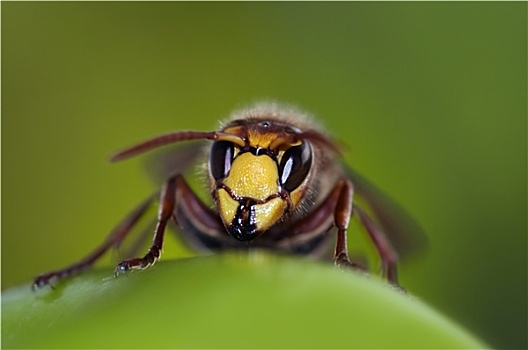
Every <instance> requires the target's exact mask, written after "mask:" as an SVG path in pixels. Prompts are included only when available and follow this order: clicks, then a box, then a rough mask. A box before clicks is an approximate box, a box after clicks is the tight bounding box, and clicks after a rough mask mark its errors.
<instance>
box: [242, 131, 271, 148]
mask: <svg viewBox="0 0 528 350" xmlns="http://www.w3.org/2000/svg"><path fill="white" fill-rule="evenodd" d="M276 138H277V134H276V133H269V132H268V133H265V134H263V133H260V132H258V131H255V130H249V131H248V139H249V145H250V146H251V147H255V148H269V145H270V144H271V142H273V140H275V139H276Z"/></svg>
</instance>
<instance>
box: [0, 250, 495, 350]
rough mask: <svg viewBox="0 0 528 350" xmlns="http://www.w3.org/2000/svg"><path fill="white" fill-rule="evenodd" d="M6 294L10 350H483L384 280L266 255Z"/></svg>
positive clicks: (88, 277) (189, 262)
mask: <svg viewBox="0 0 528 350" xmlns="http://www.w3.org/2000/svg"><path fill="white" fill-rule="evenodd" d="M112 274H113V272H112V270H111V269H109V268H108V269H101V270H93V271H90V272H87V273H85V274H83V275H81V276H78V277H75V278H73V279H70V280H66V281H62V282H60V283H58V284H57V285H56V286H55V289H51V288H43V289H40V290H38V291H36V292H32V291H31V288H30V286H29V284H28V285H23V286H20V287H18V288H13V289H10V290H7V291H4V292H3V293H2V346H3V348H211V347H214V348H226V347H229V348H240V347H242V348H276V347H282V348H484V347H486V345H485V344H484V343H482V342H480V341H479V340H477V339H476V338H474V337H473V336H472V335H470V334H468V333H467V332H466V331H464V330H463V329H461V328H460V327H459V326H457V325H456V324H454V323H453V322H452V321H450V320H448V319H447V318H445V317H444V316H442V315H441V314H439V313H438V312H436V311H435V310H433V309H431V308H430V307H428V306H427V305H425V304H424V303H423V302H421V301H420V300H418V298H416V297H413V296H410V295H408V294H404V293H402V292H400V291H398V290H396V289H394V288H392V287H389V286H388V285H386V284H385V283H383V282H381V281H379V280H378V279H376V278H373V277H368V276H363V275H360V274H357V273H354V272H349V271H341V270H338V269H336V268H334V267H332V266H331V265H329V264H319V263H316V262H312V261H308V260H303V259H295V258H285V257H277V256H273V255H269V254H264V253H260V252H258V253H253V254H250V255H246V254H231V255H218V256H211V257H201V258H191V259H182V260H173V261H167V262H160V263H158V264H156V266H154V267H153V268H150V269H148V270H145V271H143V272H136V273H131V274H129V275H128V276H124V275H120V276H119V278H117V279H115V278H114V277H113V275H112Z"/></svg>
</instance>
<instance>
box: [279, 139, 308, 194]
mask: <svg viewBox="0 0 528 350" xmlns="http://www.w3.org/2000/svg"><path fill="white" fill-rule="evenodd" d="M311 165H312V148H311V147H310V145H309V143H308V142H303V143H302V144H300V145H299V146H293V147H290V148H288V150H286V152H284V154H283V155H282V158H281V161H280V165H279V175H280V182H281V184H282V187H283V188H284V189H285V190H286V191H288V192H291V191H293V190H295V189H296V188H297V187H299V186H300V185H301V183H302V182H303V181H304V179H305V178H306V175H308V172H309V171H310V166H311Z"/></svg>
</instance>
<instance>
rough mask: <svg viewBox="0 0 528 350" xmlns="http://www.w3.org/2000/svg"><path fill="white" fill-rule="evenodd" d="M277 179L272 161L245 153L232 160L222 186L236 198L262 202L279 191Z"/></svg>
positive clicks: (262, 156)
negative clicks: (247, 198)
mask: <svg viewBox="0 0 528 350" xmlns="http://www.w3.org/2000/svg"><path fill="white" fill-rule="evenodd" d="M278 177H279V172H278V169H277V164H276V163H275V162H274V161H273V159H271V158H270V157H269V156H267V155H261V156H255V155H253V154H251V153H249V152H247V153H243V154H241V155H239V156H237V157H236V158H235V159H234V161H233V164H232V165H231V169H230V170H229V175H228V176H227V177H226V178H225V179H224V184H225V185H226V186H227V187H229V188H230V189H231V191H232V192H233V194H235V195H236V196H239V197H250V198H254V199H256V200H264V199H266V198H268V197H269V196H271V195H273V194H276V193H277V192H278V191H279V185H278Z"/></svg>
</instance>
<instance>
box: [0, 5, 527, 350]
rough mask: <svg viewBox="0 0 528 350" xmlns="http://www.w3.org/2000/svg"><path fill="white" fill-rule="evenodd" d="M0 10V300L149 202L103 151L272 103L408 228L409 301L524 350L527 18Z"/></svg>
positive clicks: (446, 11)
mask: <svg viewBox="0 0 528 350" xmlns="http://www.w3.org/2000/svg"><path fill="white" fill-rule="evenodd" d="M1 6H2V209H3V213H2V288H4V289H5V288H8V287H10V286H14V285H16V284H19V283H27V282H28V281H30V279H31V278H32V277H33V276H34V275H36V274H38V273H40V272H43V271H46V270H49V269H54V268H58V267H62V266H63V265H65V264H67V263H70V262H72V261H74V260H76V259H78V258H79V257H81V256H83V255H85V254H86V253H87V252H88V251H89V250H90V249H92V248H93V247H94V246H95V245H97V244H98V243H99V242H101V241H102V240H103V238H104V237H105V235H106V233H107V232H108V231H109V230H110V229H111V228H112V227H113V226H114V225H115V224H116V223H117V222H118V221H119V219H121V218H122V217H123V215H124V214H125V213H127V212H128V211H129V210H130V209H131V208H132V207H133V206H134V205H135V204H136V203H138V202H139V201H140V200H142V199H143V198H145V197H146V196H147V195H148V194H150V193H151V191H152V190H153V189H155V186H153V184H152V181H151V180H150V179H149V178H148V176H146V175H145V171H144V169H143V166H142V161H141V159H133V160H130V161H127V162H123V163H119V164H113V165H112V164H109V163H108V162H107V159H108V156H109V155H110V154H111V153H112V152H113V151H115V150H117V149H119V148H121V147H123V146H126V145H130V144H131V143H133V142H136V141H139V140H142V139H144V138H146V137H150V136H153V135H156V134H159V133H162V132H166V131H170V130H179V129H198V130H211V129H213V128H215V127H216V126H217V121H218V120H221V119H223V118H225V117H226V116H228V115H229V113H230V111H231V110H232V109H234V108H237V107H241V106H244V105H247V104H248V103H250V102H253V101H257V100H259V99H262V98H264V99H276V100H279V101H284V102H289V103H293V104H297V105H299V106H300V107H301V108H303V109H305V110H308V111H311V112H313V113H314V114H315V115H317V116H319V119H320V120H321V121H322V123H323V124H324V125H325V126H326V128H327V129H328V130H329V131H330V132H331V133H332V134H333V135H335V137H336V138H338V139H340V140H342V141H344V142H345V143H346V144H347V145H348V146H349V152H348V153H347V155H346V161H347V163H348V164H350V165H352V166H353V167H354V168H356V169H357V170H359V171H360V172H362V173H363V174H364V175H365V176H367V177H368V178H369V179H371V180H372V181H373V182H374V183H376V184H378V185H379V187H381V188H382V189H384V190H385V192H386V193H387V194H389V195H390V196H391V197H393V198H394V199H396V200H397V201H398V202H399V203H401V204H402V205H403V206H404V207H405V208H407V210H408V211H409V212H410V213H412V215H413V216H414V217H415V218H416V219H417V221H419V222H420V224H421V225H422V226H423V227H424V229H425V231H426V233H427V236H428V239H429V245H430V248H429V250H428V251H427V252H426V253H425V254H423V257H422V258H420V259H414V260H411V261H408V262H407V263H406V262H404V263H403V264H402V266H401V268H400V276H401V282H402V284H403V285H404V286H405V287H406V288H407V289H408V290H409V291H410V292H411V293H412V294H414V295H416V296H418V297H419V298H420V299H422V300H423V301H425V302H427V303H429V304H430V305H433V306H434V307H436V308H437V309H439V310H440V311H442V312H443V313H445V314H446V315H448V316H450V317H451V318H452V319H454V320H456V321H457V322H459V323H460V324H462V325H463V326H465V327H466V328H468V329H469V330H471V331H473V332H474V333H475V334H476V335H478V336H480V337H481V338H482V339H484V340H485V341H487V342H488V343H489V344H491V345H492V346H495V347H500V348H508V347H509V348H526V347H527V343H526V329H527V300H526V299H527V297H526V296H527V258H526V257H527V254H526V250H527V238H526V237H527V227H526V225H527V221H526V215H527V208H526V179H527V177H526V167H527V143H526V128H527V125H526V121H527V119H526V77H527V74H526V73H527V72H526V64H527V61H526V49H527V47H526V39H527V38H526V29H527V28H526V10H527V5H526V3H364V2H354V3H185V2H184V3H95V2H93V3H65V2H58V3H12V2H8V3H6V2H3V3H2V4H1ZM349 237H350V238H349V239H350V241H351V244H352V245H353V244H354V242H356V241H360V240H362V239H364V238H363V237H362V233H360V232H357V231H353V232H351V233H350V235H349ZM165 251H166V254H165V255H164V256H165V257H167V256H177V255H178V254H179V253H180V252H182V251H183V250H182V249H181V248H178V247H177V243H176V242H175V241H174V240H172V241H170V242H169V243H168V245H167V246H166V248H165ZM108 261H110V259H108ZM112 261H113V262H115V259H114V260H112Z"/></svg>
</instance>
